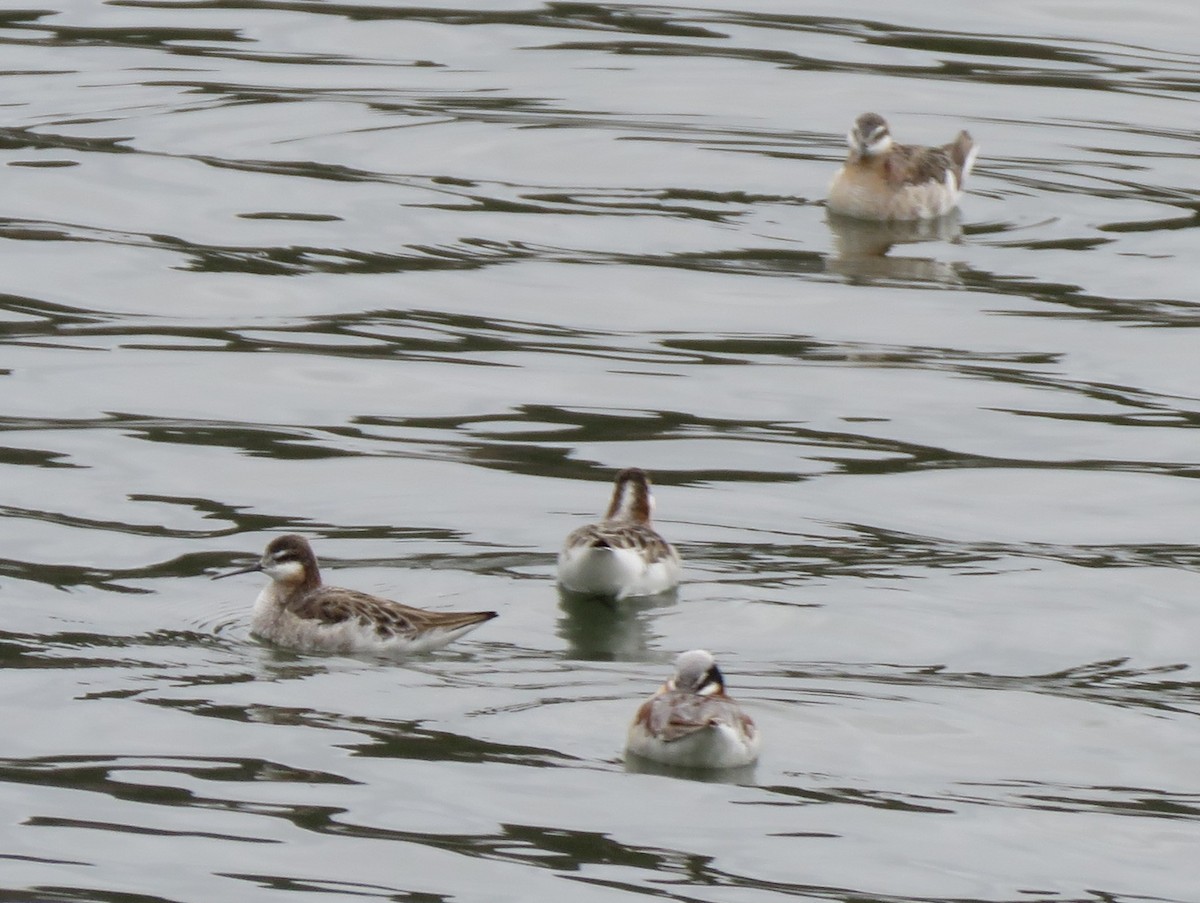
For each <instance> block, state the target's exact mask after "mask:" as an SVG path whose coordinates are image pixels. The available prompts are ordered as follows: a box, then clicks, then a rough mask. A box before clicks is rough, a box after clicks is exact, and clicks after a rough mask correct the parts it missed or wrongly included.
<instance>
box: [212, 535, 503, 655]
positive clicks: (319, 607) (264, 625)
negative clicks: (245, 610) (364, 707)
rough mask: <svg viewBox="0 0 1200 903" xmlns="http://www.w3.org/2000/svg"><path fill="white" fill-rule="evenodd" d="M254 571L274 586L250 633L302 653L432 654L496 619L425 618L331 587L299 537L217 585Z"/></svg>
mask: <svg viewBox="0 0 1200 903" xmlns="http://www.w3.org/2000/svg"><path fill="white" fill-rule="evenodd" d="M251 571H263V572H264V573H265V574H266V575H267V576H268V577H270V578H271V582H270V583H268V584H267V585H266V586H265V587H264V588H263V590H262V592H261V593H259V594H258V599H257V600H256V601H255V603H254V611H253V613H252V615H251V618H250V630H251V632H253V633H254V634H255V635H257V636H260V637H262V638H263V639H265V640H270V641H271V642H273V643H277V644H279V645H280V646H286V647H288V648H289V649H298V650H300V651H302V652H371V653H376V654H382V655H400V654H408V653H412V652H426V651H428V650H430V649H438V648H440V647H442V646H445V645H446V644H447V643H449V642H451V641H453V640H456V639H458V638H459V637H460V636H462V635H463V634H465V633H467V632H468V631H471V630H474V629H475V628H476V627H478V626H479V625H480V624H482V623H483V622H484V621H490V620H491V619H492V618H494V617H496V612H494V611H467V612H440V611H426V610H424V609H422V608H412V607H411V606H408V605H402V604H401V603H399V602H393V601H392V600H390V599H383V598H380V597H379V596H372V595H368V594H367V593H360V592H356V591H355V590H352V589H341V588H339V587H336V586H325V585H324V584H322V583H321V572H320V569H319V568H318V567H317V556H316V555H314V554H313V550H312V546H310V545H309V544H308V540H307V539H305V538H304V537H303V536H297V535H295V534H293V533H289V534H287V535H286V536H279V537H276V538H275V539H273V540H271V542H270V544H269V545H268V546H267V550H266V551H265V552H264V553H263V556H262V559H261V560H259V561H257V562H255V563H254V564H252V565H250V566H248V567H244V568H239V569H238V570H236V571H230V572H228V573H225V574H218V575H216V576H215V577H214V578H213V579H214V580H217V579H220V578H222V577H232V576H233V575H234V574H247V573H250V572H251Z"/></svg>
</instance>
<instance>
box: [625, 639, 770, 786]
mask: <svg viewBox="0 0 1200 903" xmlns="http://www.w3.org/2000/svg"><path fill="white" fill-rule="evenodd" d="M760 745H761V737H760V736H759V732H758V728H757V726H756V725H755V724H754V720H753V719H752V718H751V717H750V716H749V715H747V714H746V713H745V712H743V711H742V710H741V708H740V707H739V706H738V704H737V703H736V702H734V700H733V699H732V698H731V697H729V696H728V695H727V694H726V693H725V679H724V677H723V676H722V674H721V670H720V669H719V668H718V667H717V663H716V661H715V660H714V659H713V657H712V654H711V653H709V652H707V651H705V650H703V649H693V650H692V651H691V652H684V653H683V654H682V655H680V656H679V657H678V658H677V659H676V660H675V675H674V676H673V677H672V678H671V679H670V680H668V681H667V682H666V683H665V684H663V685H662V687H660V688H659V690H658V692H657V693H655V694H654V695H653V696H652V697H650V698H649V699H648V700H646V701H645V702H644V703H642V705H641V706H640V707H639V708H638V710H637V714H636V715H635V716H634V719H633V723H632V724H631V725H630V726H629V734H628V737H627V740H626V750H627V751H628V752H631V753H633V754H635V755H638V756H642V757H644V758H647V759H652V760H654V761H656V762H661V763H663V764H666V765H678V766H681V767H687V768H737V767H739V766H742V765H749V764H750V763H751V762H753V761H755V759H757V758H758V750H759V746H760Z"/></svg>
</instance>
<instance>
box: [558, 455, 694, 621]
mask: <svg viewBox="0 0 1200 903" xmlns="http://www.w3.org/2000/svg"><path fill="white" fill-rule="evenodd" d="M653 509H654V497H653V496H652V495H651V494H650V479H649V477H647V476H646V474H645V472H644V471H642V470H639V469H638V468H636V467H630V468H627V469H625V470H622V471H621V472H620V473H619V474H617V479H616V484H615V485H614V487H613V495H612V501H611V502H610V503H609V506H608V511H607V513H606V514H605V515H604V520H602V521H601V522H600V523H596V524H588V525H587V526H586V527H580V528H578V529H577V530H573V531H572V532H571V533H570V535H568V536H567V539H566V542H565V544H564V545H563V548H562V551H561V552H559V553H558V582H559V583H560V584H562V586H563V588H564V589H567V590H570V591H571V592H574V593H581V594H586V595H591V596H605V597H610V598H614V599H625V598H628V597H630V596H653V595H656V594H658V593H663V592H666V591H667V590H669V589H672V588H673V587H674V586H675V585H676V584H678V583H679V577H680V573H681V571H682V565H681V563H680V560H679V553H678V552H676V551H675V547H674V546H672V545H671V544H670V543H669V542H667V541H666V540H665V539H663V538H662V537H661V536H659V535H658V533H657V532H656V531H655V530H654V528H653V527H652V526H651V525H650V513H651V511H653Z"/></svg>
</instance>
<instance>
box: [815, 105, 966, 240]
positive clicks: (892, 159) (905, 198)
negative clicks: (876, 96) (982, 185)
mask: <svg viewBox="0 0 1200 903" xmlns="http://www.w3.org/2000/svg"><path fill="white" fill-rule="evenodd" d="M846 137H847V142H848V143H849V145H850V152H849V154H847V156H846V162H845V164H844V165H843V166H842V168H841V169H840V170H838V172H837V174H836V175H835V176H834V177H833V183H832V184H831V185H830V186H829V198H828V200H827V201H826V206H827V207H828V208H829V210H830V211H831V212H833V213H836V214H839V215H841V216H851V217H854V218H856V219H867V220H912V219H932V218H934V217H939V216H944V215H945V214H947V213H949V212H950V211H951V210H953V209H954V208H955V206H956V205H957V204H958V200H959V198H960V197H961V196H962V190H963V182H964V180H965V179H966V177H967V175H968V174H969V173H970V172H971V169H972V167H973V166H974V165H975V156H976V154H977V153H978V148H977V147H976V145H975V142H974V141H973V140H972V139H971V136H970V135H969V134H968V133H967V132H965V131H962V132H959V133H958V137H957V138H955V139H954V141H952V142H950V143H949V144H945V145H942V146H941V147H923V146H919V145H915V144H896V143H895V142H893V141H892V136H891V132H890V130H889V129H888V124H887V122H886V121H885V120H884V119H883V117H882V116H880V115H878V114H876V113H863V114H862V115H861V116H859V117H858V119H857V120H856V121H855V123H854V127H853V128H852V129H851V130H850V133H849V134H848V135H847V136H846Z"/></svg>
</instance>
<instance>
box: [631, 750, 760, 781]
mask: <svg viewBox="0 0 1200 903" xmlns="http://www.w3.org/2000/svg"><path fill="white" fill-rule="evenodd" d="M624 765H625V770H626V771H627V772H629V773H630V774H657V775H663V776H665V777H671V778H685V779H687V780H690V781H702V782H705V783H709V784H753V783H754V770H755V767H756V766H757V765H758V763H757V762H751V763H750V764H749V765H742V766H740V767H738V768H680V767H679V766H678V765H664V764H662V763H661V762H655V761H653V760H652V759H644V758H642V757H641V756H637V755H633V754H632V753H625V758H624Z"/></svg>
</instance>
